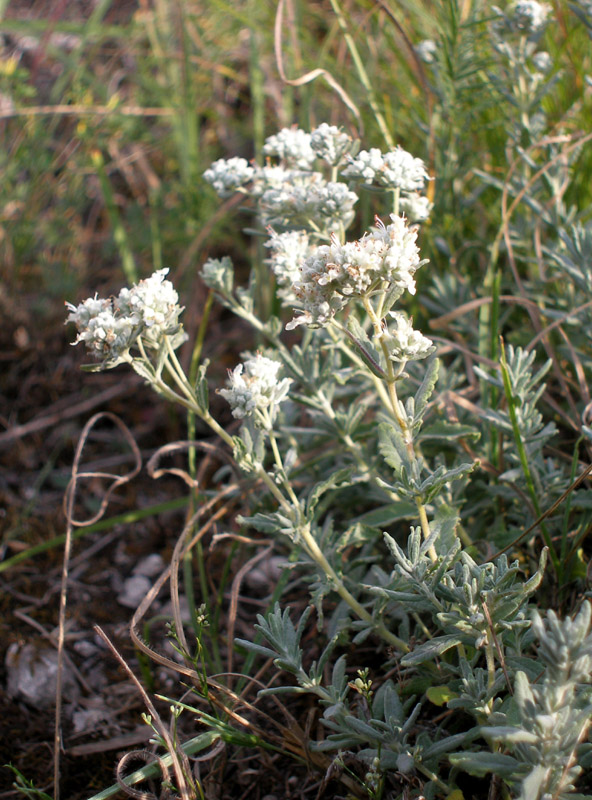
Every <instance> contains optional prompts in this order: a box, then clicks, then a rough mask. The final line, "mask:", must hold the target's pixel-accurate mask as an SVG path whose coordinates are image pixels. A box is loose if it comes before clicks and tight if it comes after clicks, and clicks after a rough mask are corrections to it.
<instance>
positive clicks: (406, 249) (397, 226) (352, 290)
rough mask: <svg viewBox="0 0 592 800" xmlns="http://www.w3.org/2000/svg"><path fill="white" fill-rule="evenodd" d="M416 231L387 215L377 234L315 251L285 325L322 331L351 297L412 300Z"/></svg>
mask: <svg viewBox="0 0 592 800" xmlns="http://www.w3.org/2000/svg"><path fill="white" fill-rule="evenodd" d="M416 239H417V230H416V229H415V228H409V227H408V226H407V224H406V220H405V218H404V217H397V216H395V215H394V214H393V215H391V224H390V225H388V226H385V225H384V224H383V223H382V222H381V221H380V220H378V219H377V226H376V228H375V229H374V230H373V231H371V232H370V233H367V234H365V235H364V236H362V238H361V239H358V240H357V241H355V242H346V243H345V244H340V242H339V240H338V239H337V237H336V236H333V237H332V239H331V244H330V245H321V246H320V247H317V248H316V249H315V250H313V251H312V252H311V254H310V256H309V257H308V258H307V259H306V260H305V261H304V263H303V265H302V268H301V278H300V280H299V281H296V283H295V284H294V286H293V287H292V291H293V292H294V294H295V295H296V298H297V299H298V300H299V301H300V303H301V305H302V310H301V311H300V312H299V314H298V315H297V316H296V317H295V318H294V319H293V320H292V321H291V322H290V323H288V325H287V328H288V330H292V329H293V328H295V327H296V326H298V325H303V324H304V325H311V326H317V327H318V326H322V325H325V324H326V323H327V322H329V321H330V320H331V319H332V318H333V317H334V316H335V314H336V313H337V311H339V310H340V309H342V308H343V307H344V306H345V304H346V303H347V301H348V299H349V298H350V297H360V298H361V297H365V296H369V295H370V294H372V293H373V292H375V291H377V290H378V289H379V288H380V289H387V290H388V291H389V293H391V295H392V297H393V298H394V299H396V298H397V297H400V295H401V294H403V292H404V291H405V290H407V291H409V292H410V293H411V294H415V280H414V277H413V276H414V274H415V271H416V270H417V269H418V268H419V267H420V266H421V264H422V263H423V262H422V261H420V258H419V249H418V247H417V245H416V243H415V242H416Z"/></svg>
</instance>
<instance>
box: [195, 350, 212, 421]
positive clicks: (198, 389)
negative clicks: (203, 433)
mask: <svg viewBox="0 0 592 800" xmlns="http://www.w3.org/2000/svg"><path fill="white" fill-rule="evenodd" d="M209 364H210V362H209V359H206V360H205V361H203V362H202V363H201V364H200V365H199V368H198V370H197V376H196V379H195V396H196V398H197V402H198V405H199V408H200V410H201V411H202V412H204V413H205V412H207V411H208V409H209V406H210V400H209V388H208V381H207V378H206V370H207V368H208V366H209Z"/></svg>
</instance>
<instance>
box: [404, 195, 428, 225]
mask: <svg viewBox="0 0 592 800" xmlns="http://www.w3.org/2000/svg"><path fill="white" fill-rule="evenodd" d="M432 207H433V203H430V201H429V200H428V198H427V197H425V196H424V195H421V194H419V193H418V192H411V194H408V195H404V196H403V197H401V198H399V211H401V213H403V214H405V216H406V217H407V219H408V220H409V221H410V222H424V220H426V219H427V218H428V217H429V216H430V211H431V210H432Z"/></svg>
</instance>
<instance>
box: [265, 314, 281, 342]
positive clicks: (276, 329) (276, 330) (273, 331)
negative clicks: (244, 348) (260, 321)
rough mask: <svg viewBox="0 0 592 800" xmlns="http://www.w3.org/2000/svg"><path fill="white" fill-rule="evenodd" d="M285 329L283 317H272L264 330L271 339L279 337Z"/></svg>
mask: <svg viewBox="0 0 592 800" xmlns="http://www.w3.org/2000/svg"><path fill="white" fill-rule="evenodd" d="M283 329H284V326H283V323H282V321H281V319H279V318H278V317H273V316H272V317H270V318H269V319H268V320H267V322H266V323H265V325H264V326H263V330H264V332H265V333H266V334H267V335H268V336H269V338H270V339H278V338H279V337H280V334H281V333H282V331H283Z"/></svg>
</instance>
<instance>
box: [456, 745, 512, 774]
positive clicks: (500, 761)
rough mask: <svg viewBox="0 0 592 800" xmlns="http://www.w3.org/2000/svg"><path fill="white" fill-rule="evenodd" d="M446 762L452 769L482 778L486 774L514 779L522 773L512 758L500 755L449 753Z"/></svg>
mask: <svg viewBox="0 0 592 800" xmlns="http://www.w3.org/2000/svg"><path fill="white" fill-rule="evenodd" d="M448 760H449V761H450V763H451V764H452V765H453V766H454V767H459V768H460V769H462V770H464V771H465V772H468V773H469V775H476V776H477V777H481V778H482V777H484V776H485V775H487V773H488V772H493V774H494V775H499V776H500V778H506V779H510V780H511V779H516V776H519V775H520V774H521V773H522V774H523V773H524V766H523V765H522V764H521V762H520V761H517V760H516V759H515V758H512V756H506V755H503V754H502V753H485V752H482V751H481V752H478V753H451V754H450V755H449V756H448Z"/></svg>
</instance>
